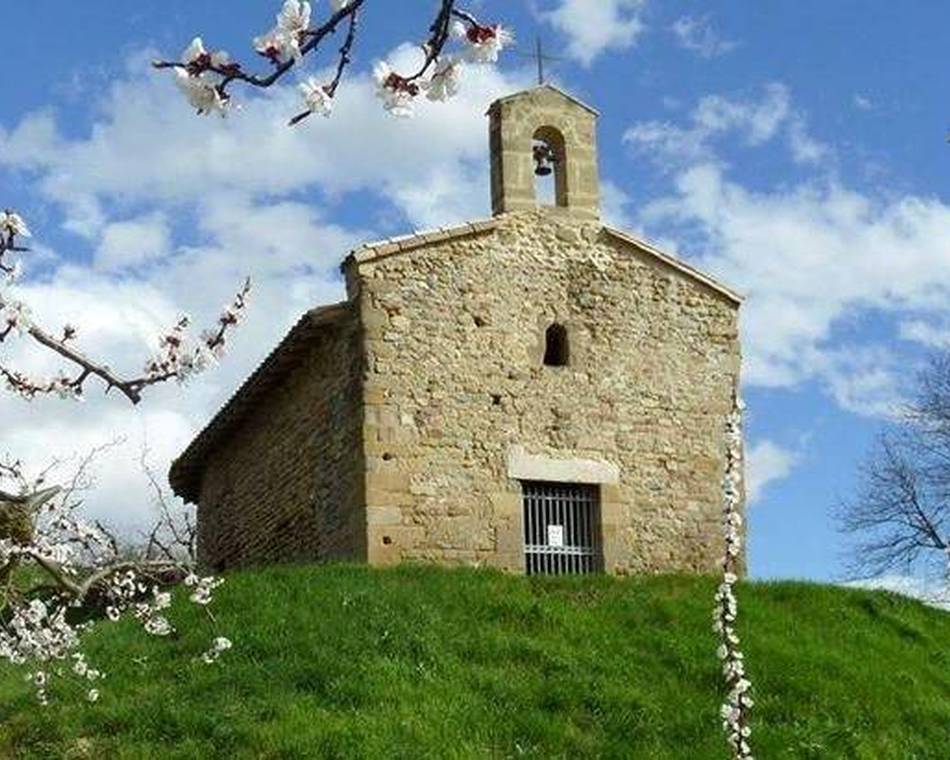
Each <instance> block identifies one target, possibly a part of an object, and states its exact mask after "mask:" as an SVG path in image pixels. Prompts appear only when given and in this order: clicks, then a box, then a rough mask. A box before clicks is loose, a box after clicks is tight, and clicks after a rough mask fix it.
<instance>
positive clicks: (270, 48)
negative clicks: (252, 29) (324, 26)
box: [254, 0, 310, 62]
mask: <svg viewBox="0 0 950 760" xmlns="http://www.w3.org/2000/svg"><path fill="white" fill-rule="evenodd" d="M309 27H310V3H308V2H305V1H302V0H286V2H284V4H283V6H282V7H281V9H280V13H278V14H277V26H276V27H274V28H273V29H271V30H270V31H269V32H267V34H264V35H261V36H260V37H255V38H254V49H255V50H257V52H258V53H260V54H261V55H264V56H266V57H268V58H270V59H272V60H274V61H275V62H283V61H286V60H289V59H291V58H292V59H293V60H295V61H297V62H299V61H300V60H301V58H302V53H301V50H300V43H301V41H302V40H303V35H304V33H305V32H306V31H307V29H308V28H309Z"/></svg>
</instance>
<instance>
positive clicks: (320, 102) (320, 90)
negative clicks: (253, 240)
mask: <svg viewBox="0 0 950 760" xmlns="http://www.w3.org/2000/svg"><path fill="white" fill-rule="evenodd" d="M299 90H300V94H301V95H302V96H303V99H304V102H305V103H306V104H307V110H308V111H309V112H310V113H315V114H318V115H320V116H325V117H327V118H329V117H330V115H331V114H332V113H333V97H332V96H331V95H330V93H329V92H327V88H326V86H324V85H322V84H320V82H318V81H317V80H316V79H315V78H314V77H308V78H307V79H305V80H304V81H303V82H301V83H300V85H299ZM225 316H227V317H233V319H234V320H235V321H237V318H238V316H237V314H231V313H228V314H227V315H225ZM224 318H225V317H224V316H222V319H224Z"/></svg>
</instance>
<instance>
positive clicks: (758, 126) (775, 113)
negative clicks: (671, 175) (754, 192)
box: [623, 82, 830, 169]
mask: <svg viewBox="0 0 950 760" xmlns="http://www.w3.org/2000/svg"><path fill="white" fill-rule="evenodd" d="M689 118H690V122H691V123H690V125H689V126H687V127H682V126H679V125H676V124H672V123H670V122H662V121H645V122H640V123H638V124H634V125H633V126H632V127H630V128H629V129H628V130H627V131H626V132H625V133H624V138H623V139H624V142H626V143H627V144H628V145H630V146H632V147H633V148H634V150H636V151H637V152H639V153H642V154H644V155H648V156H650V157H651V158H652V159H653V160H654V161H656V162H657V163H658V164H660V165H661V167H662V168H666V169H674V168H677V167H680V166H682V165H684V164H690V163H695V162H697V161H700V160H712V159H714V158H715V156H716V142H717V141H720V140H722V139H724V138H726V137H730V136H733V135H738V136H739V138H740V139H741V141H742V144H743V145H745V146H746V147H758V146H761V145H764V144H766V143H768V142H769V141H771V140H773V139H775V138H777V137H780V136H782V137H784V139H785V142H786V145H787V147H788V150H789V154H790V155H791V156H792V158H793V160H795V161H796V162H798V163H818V162H820V161H821V160H823V159H825V158H827V157H828V156H829V153H830V152H829V150H828V149H827V148H826V147H825V146H824V145H822V144H821V143H820V142H818V141H817V140H815V139H814V138H813V137H811V136H810V135H809V134H808V130H807V126H806V123H805V118H804V116H803V115H802V114H800V113H798V112H796V111H795V110H794V109H793V108H792V105H791V96H790V93H789V91H788V88H787V87H786V86H785V85H783V84H780V83H774V82H773V83H771V84H768V85H766V86H765V88H764V89H763V92H762V96H761V98H759V99H757V100H751V99H740V98H729V97H724V96H722V95H706V96H705V97H703V98H701V99H700V100H699V102H698V103H697V104H696V107H695V108H694V109H693V111H692V112H691V113H690V117H689Z"/></svg>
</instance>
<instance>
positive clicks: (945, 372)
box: [837, 351, 950, 579]
mask: <svg viewBox="0 0 950 760" xmlns="http://www.w3.org/2000/svg"><path fill="white" fill-rule="evenodd" d="M837 517H838V519H839V523H840V527H841V529H842V530H843V531H844V532H845V533H848V534H851V535H854V536H856V537H857V542H856V543H855V546H854V547H853V550H852V552H851V555H852V556H851V565H850V568H849V572H850V574H851V575H853V576H855V577H868V576H877V575H881V574H883V573H885V572H888V571H892V570H899V571H905V572H907V571H911V570H913V569H924V570H934V569H936V570H939V571H941V572H944V573H946V575H947V578H948V579H950V351H948V352H946V353H944V354H941V355H939V356H937V357H936V358H934V359H933V360H932V361H931V363H930V364H929V365H928V367H927V368H926V369H925V370H924V371H923V372H922V373H921V374H920V376H919V379H918V383H917V386H916V392H915V394H914V396H913V399H912V401H911V402H910V403H909V404H907V405H906V408H905V409H904V410H903V411H902V413H901V415H900V417H899V419H898V420H897V421H896V422H894V423H892V424H891V425H889V426H888V428H887V429H886V430H884V431H883V432H882V433H881V435H880V436H879V438H878V440H877V442H876V444H875V446H874V448H873V450H872V451H871V453H870V454H869V456H868V457H867V459H866V461H865V462H864V463H863V464H862V465H861V468H860V474H859V484H858V489H857V493H856V494H855V496H854V497H853V498H852V499H849V500H847V501H845V502H843V503H842V504H841V505H840V507H839V509H838V514H837Z"/></svg>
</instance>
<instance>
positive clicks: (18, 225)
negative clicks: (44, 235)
mask: <svg viewBox="0 0 950 760" xmlns="http://www.w3.org/2000/svg"><path fill="white" fill-rule="evenodd" d="M0 232H2V233H6V234H7V235H19V236H20V237H25V238H28V237H31V234H30V228H29V227H27V226H26V222H24V221H23V217H22V216H20V215H19V214H18V213H16V212H15V211H10V210H9V209H7V210H6V211H0Z"/></svg>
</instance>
